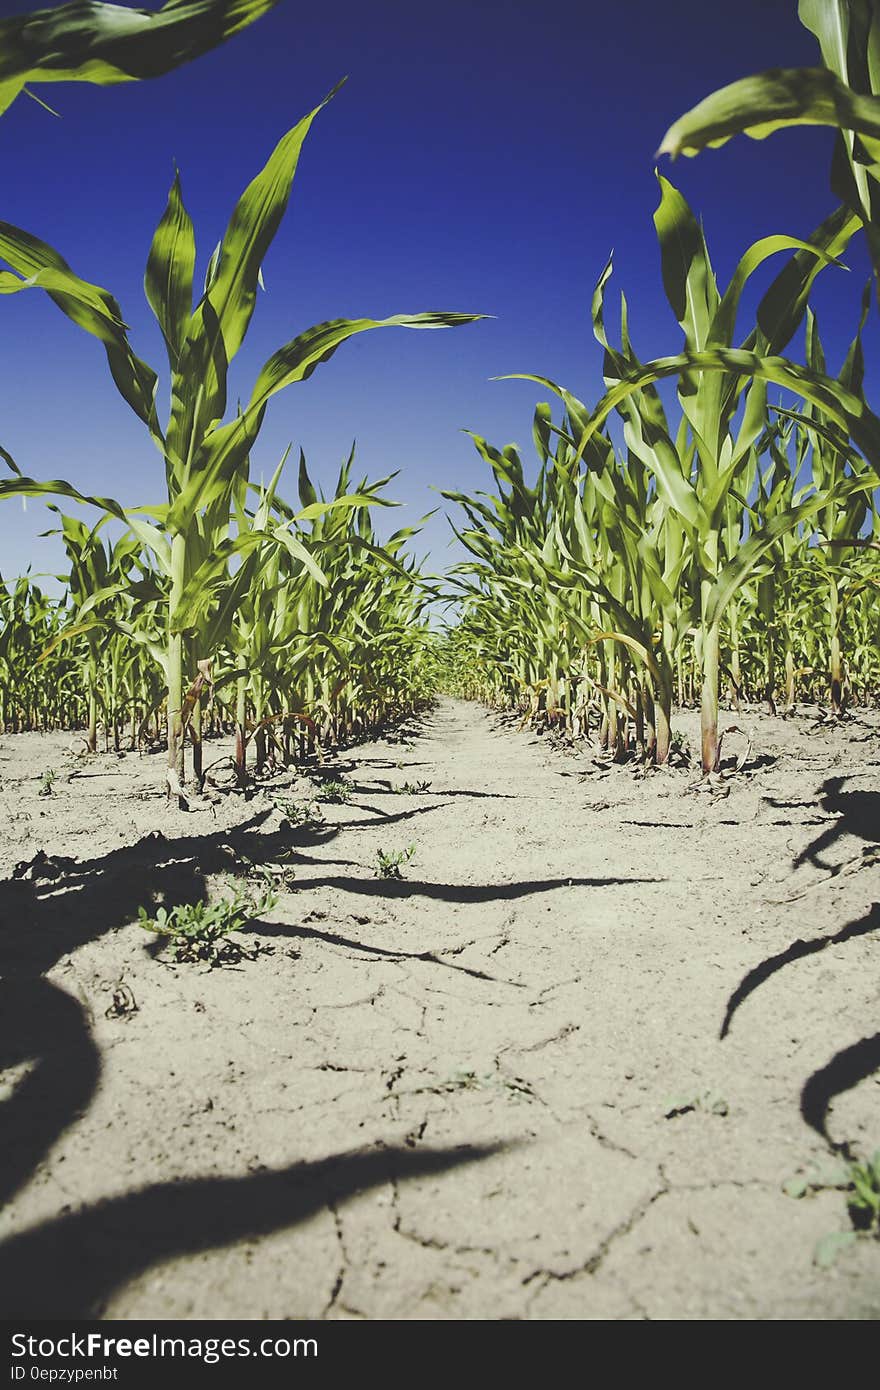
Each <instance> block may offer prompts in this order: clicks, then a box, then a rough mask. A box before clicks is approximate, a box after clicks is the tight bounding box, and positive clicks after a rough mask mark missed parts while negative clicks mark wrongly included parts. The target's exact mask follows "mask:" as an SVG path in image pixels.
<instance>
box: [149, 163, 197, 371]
mask: <svg viewBox="0 0 880 1390" xmlns="http://www.w3.org/2000/svg"><path fill="white" fill-rule="evenodd" d="M195 260H196V243H195V234H194V232H193V224H192V221H191V219H190V216H189V213H188V212H187V210H186V208H185V207H184V206H183V198H182V197H181V192H180V174H179V173H175V175H174V182H173V184H172V185H171V191H170V193H169V194H168V206H167V207H166V209H165V213H164V215H163V217H162V220H161V222H160V223H159V225H158V227H157V228H156V235H155V236H154V237H153V244H152V246H151V247H150V254H149V257H148V260H147V270H146V274H145V276H144V291H145V293H146V296H147V302H148V303H149V305H150V308H151V309H152V310H153V313H154V314H155V315H156V318H157V319H158V322H159V327H160V328H161V329H162V336H163V338H164V339H165V345H166V347H167V349H168V360H169V362H170V363H171V366H172V368H173V367H175V366H176V365H177V362H178V360H179V357H180V353H181V351H182V350H183V344H184V341H185V339H186V330H187V327H188V326H189V321H190V318H191V316H192V285H193V270H194V268H195Z"/></svg>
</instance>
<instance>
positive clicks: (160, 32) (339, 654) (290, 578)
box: [0, 0, 478, 802]
mask: <svg viewBox="0 0 880 1390" xmlns="http://www.w3.org/2000/svg"><path fill="white" fill-rule="evenodd" d="M274 3H275V0H168V3H167V4H166V5H165V6H163V7H162V9H160V10H159V11H156V12H154V13H153V14H148V13H145V12H132V11H130V10H128V9H124V8H121V7H117V6H113V5H103V4H101V5H96V4H92V3H88V0H72V3H70V4H67V5H64V6H61V7H60V8H59V9H57V10H55V11H41V12H39V13H37V14H35V15H30V16H23V17H20V18H19V19H15V20H11V21H7V22H5V23H3V24H2V25H0V54H2V57H0V110H3V109H5V107H6V106H8V105H9V103H10V102H11V101H12V100H14V99H15V97H16V96H17V95H19V93H21V92H25V91H28V84H29V83H34V82H39V81H68V80H85V81H97V82H102V83H108V82H121V81H129V80H136V79H138V78H142V77H148V76H152V75H156V74H158V73H160V72H163V71H167V70H168V69H169V68H171V67H174V66H176V65H177V64H178V63H180V62H183V61H186V60H187V59H189V58H192V57H195V56H197V54H198V53H200V52H202V51H204V50H205V49H206V48H208V47H210V46H212V45H213V44H215V43H218V42H220V41H222V40H223V39H225V38H226V37H228V36H229V35H231V34H233V33H235V32H237V30H238V29H240V28H242V27H244V26H245V25H246V24H248V23H250V22H251V21H252V20H253V19H255V18H257V17H259V15H260V14H262V13H263V12H265V11H266V10H268V9H270V8H271V7H272V5H273V4H274ZM335 90H336V89H334V92H331V94H330V96H331V97H332V96H333V95H334V94H335ZM329 99H330V97H328V98H327V100H329ZM325 105H326V101H325V102H322V103H321V104H320V105H319V106H317V107H316V108H315V109H314V110H312V111H311V112H310V113H309V114H308V115H307V116H306V117H305V118H304V119H302V120H301V121H299V122H298V123H297V124H296V125H295V126H293V127H292V128H291V129H290V130H289V131H288V132H287V134H286V135H284V136H283V137H282V139H281V140H280V141H279V142H278V144H277V146H276V148H275V150H274V151H273V153H272V155H271V156H270V158H269V160H268V161H267V163H266V164H265V166H264V167H263V169H262V170H261V171H260V172H259V173H258V174H257V175H256V177H255V178H254V179H253V180H252V182H251V183H250V184H249V185H248V187H247V188H246V189H245V191H244V193H243V194H242V196H241V198H240V199H239V201H238V203H237V204H236V206H235V208H234V209H233V212H232V215H231V217H230V221H229V224H228V227H227V230H226V233H225V235H224V236H223V238H222V240H221V242H220V243H219V245H218V246H217V248H216V250H215V251H214V253H213V254H212V255H211V257H210V258H209V260H208V263H207V268H206V270H205V274H204V280H203V285H202V288H201V289H200V290H199V289H197V288H196V285H195V265H196V245H195V236H194V229H193V225H192V222H191V220H190V217H189V215H188V213H187V211H186V207H185V205H184V202H183V196H182V192H181V186H180V179H179V177H177V176H176V177H175V180H174V183H173V185H172V188H171V191H170V193H169V197H168V202H167V206H166V209H165V212H164V215H163V217H162V219H161V221H160V223H159V226H158V228H157V230H156V233H155V236H154V238H153V242H152V245H151V248H150V252H149V257H148V261H147V268H146V276H145V281H144V286H145V291H146V297H147V301H148V303H149V306H150V308H151V310H152V311H153V313H154V315H155V317H156V319H157V321H158V323H159V326H160V328H161V331H162V336H163V339H164V343H165V348H166V352H167V358H168V371H169V376H170V383H169V384H170V411H169V413H168V416H167V419H165V420H164V421H162V420H160V416H159V410H158V406H157V395H158V387H159V374H158V373H157V372H156V371H154V369H153V368H152V367H150V366H149V365H148V364H147V363H145V362H144V361H142V360H141V359H140V358H139V357H138V356H137V354H136V353H135V351H134V350H133V348H132V346H131V343H130V342H129V338H128V332H127V329H126V326H125V322H124V320H123V317H122V313H121V311H120V308H119V305H118V304H117V302H116V300H115V299H114V298H113V297H112V295H110V294H109V293H108V292H107V291H106V290H105V289H103V288H101V287H99V286H96V285H93V284H90V283H89V282H87V281H85V280H84V279H82V277H80V276H79V275H77V274H76V272H75V271H74V270H73V269H72V268H71V267H70V266H69V265H68V264H67V262H66V261H65V260H64V259H63V257H62V256H61V255H60V254H59V253H58V251H56V250H55V249H54V248H53V247H51V246H49V245H47V244H46V243H45V242H43V241H41V240H40V239H39V238H37V237H35V236H33V235H32V234H30V233H28V232H25V231H23V230H22V229H20V228H17V227H13V226H11V225H10V224H8V223H0V257H2V259H3V260H4V261H5V263H6V265H7V266H8V269H7V270H5V271H2V272H0V292H2V293H16V292H18V291H21V290H25V289H34V288H37V289H42V290H43V291H44V292H45V293H47V294H48V295H49V297H50V298H51V299H52V301H53V302H54V303H55V305H56V306H57V307H58V308H59V309H60V310H61V311H62V313H64V314H65V315H66V316H67V317H68V318H69V319H71V320H72V321H73V322H74V323H76V324H77V325H78V326H79V327H80V328H81V329H83V330H84V331H85V332H87V333H89V334H91V335H92V336H94V337H95V338H97V339H98V340H99V341H100V342H101V343H102V344H103V346H104V349H105V352H106V355H107V362H108V366H109V369H110V374H111V377H112V380H113V383H114V385H115V387H116V389H117V390H118V391H119V393H120V394H121V395H122V397H123V399H124V400H125V401H126V403H127V404H128V405H129V406H130V408H131V409H132V410H133V412H134V413H135V415H136V416H137V417H138V419H139V420H140V421H141V423H142V424H143V425H144V427H145V428H146V430H147V432H148V434H149V436H150V438H151V440H152V442H153V444H154V445H155V446H156V448H157V450H158V453H159V455H160V457H161V460H162V468H163V472H164V484H165V486H164V496H161V498H160V500H156V501H152V502H148V503H146V504H145V505H142V506H137V507H124V506H122V505H120V504H119V503H118V502H116V501H115V500H113V499H108V498H93V497H84V496H83V494H82V493H81V492H80V491H79V490H78V489H77V488H76V486H75V484H73V483H70V482H67V481H62V480H57V479H56V480H52V481H47V482H42V481H37V480H35V479H33V478H29V477H25V476H22V474H21V472H20V470H19V469H18V467H17V465H16V464H15V462H14V460H12V459H11V458H10V456H9V455H8V454H7V453H6V452H5V451H4V452H3V457H4V459H5V461H6V462H7V464H8V465H9V466H10V467H11V469H12V471H13V473H14V474H15V476H14V477H12V478H10V479H9V480H7V481H6V482H4V483H2V484H0V495H6V496H11V495H21V494H25V495H44V496H47V495H49V496H53V497H56V498H72V499H74V500H77V501H87V502H89V503H91V504H93V505H95V506H97V507H99V509H100V510H101V512H102V513H103V517H104V518H113V519H115V520H116V521H117V522H121V523H122V524H123V526H124V528H125V535H124V536H123V538H122V540H121V541H118V542H117V543H116V544H115V545H114V546H107V545H105V544H104V542H103V539H102V538H101V537H100V536H99V535H98V531H99V530H100V526H101V525H102V524H103V518H102V522H99V524H98V527H96V528H95V530H93V531H89V530H88V529H87V527H86V526H85V525H84V524H83V523H81V522H78V521H75V520H73V519H71V518H69V517H65V516H63V515H62V517H61V530H62V534H63V537H64V543H65V545H66V548H67V552H68V558H69V560H70V564H71V572H70V576H69V592H68V601H69V605H70V609H71V611H72V612H73V614H74V619H75V620H74V621H73V622H72V623H71V624H68V625H66V626H65V628H64V632H63V635H62V634H58V635H57V640H54V641H53V642H52V644H51V650H52V652H55V651H56V650H57V649H58V647H59V645H61V644H63V643H69V642H71V641H74V640H76V641H78V642H79V643H80V650H81V652H82V657H83V660H82V670H83V684H84V687H85V701H86V709H87V715H86V729H87V743H88V745H89V746H90V747H92V748H93V747H94V746H95V743H96V738H97V724H98V714H99V707H100V706H101V705H102V703H103V707H104V711H105V719H104V722H105V727H108V726H109V725H111V724H112V725H113V727H114V729H115V728H116V727H117V724H118V720H117V714H118V710H119V708H120V705H121V704H129V705H130V706H131V709H132V719H133V721H134V722H136V720H137V713H136V705H137V701H136V698H135V696H134V694H133V692H132V689H131V686H132V682H133V681H134V679H135V672H142V671H143V669H144V666H145V664H146V663H144V662H143V661H138V660H137V656H136V652H135V648H137V647H140V648H141V649H142V651H143V652H144V653H146V654H147V655H148V656H149V657H150V658H151V659H152V665H153V668H154V669H155V668H158V670H159V671H160V672H161V678H162V695H161V696H160V700H159V701H158V702H157V703H159V704H161V705H162V706H163V709H164V718H165V721H166V729H167V747H168V759H167V771H166V782H167V787H168V793H169V796H170V797H177V798H178V799H179V800H180V801H181V802H184V801H185V791H184V786H185V781H186V761H185V744H186V740H187V737H189V738H190V740H191V743H192V747H193V764H192V766H193V773H194V776H195V780H196V781H197V782H198V781H200V779H201V772H202V723H203V706H204V703H205V701H206V699H209V700H211V701H213V700H214V699H216V700H217V701H220V702H221V703H222V701H223V698H224V695H225V694H228V690H227V687H228V688H229V689H231V690H232V691H233V692H234V719H235V725H236V730H237V739H236V765H237V767H238V768H239V772H240V775H241V776H242V777H243V776H244V766H245V756H246V744H247V725H248V719H247V712H248V710H249V709H250V710H251V711H252V712H253V718H254V721H255V727H256V731H257V732H256V739H257V745H258V759H259V760H262V759H264V757H265V750H266V746H267V744H268V743H269V742H272V741H274V732H273V726H274V724H275V723H276V722H277V721H278V720H281V721H282V723H285V724H287V725H289V723H290V721H292V720H300V721H302V722H304V723H305V724H306V727H307V728H309V729H312V730H314V728H315V727H316V723H315V716H314V712H313V711H314V710H315V709H319V710H320V711H321V712H322V718H323V721H324V723H325V724H330V725H333V726H335V727H336V728H337V730H338V729H341V728H344V727H347V726H348V725H350V724H351V725H357V724H358V723H359V722H360V721H361V720H365V721H370V720H373V721H374V722H375V720H376V719H377V718H378V717H380V716H381V715H384V714H386V713H387V711H388V709H389V708H390V707H391V706H392V705H393V704H394V702H395V701H398V702H400V701H403V702H404V703H405V702H406V701H407V700H408V699H409V698H410V697H411V695H412V689H411V688H410V687H411V686H412V684H413V683H412V680H411V678H410V676H409V675H408V671H409V667H408V665H407V661H406V660H404V659H403V657H404V656H406V657H407V658H408V657H409V656H410V655H412V656H413V658H415V657H416V656H417V655H418V652H419V649H420V645H423V642H422V637H421V635H420V626H419V620H420V615H421V611H422V607H423V604H424V599H423V598H421V597H418V596H416V589H415V579H414V575H413V573H412V572H411V569H410V570H408V569H407V567H406V563H405V562H404V561H403V559H402V557H401V556H400V555H399V552H400V551H401V547H402V544H403V541H404V539H405V537H404V535H403V534H402V533H401V534H400V535H398V536H397V537H394V538H393V539H392V540H391V542H389V543H388V544H386V545H385V546H384V547H379V546H377V544H376V542H375V539H374V537H373V533H372V528H371V523H370V520H369V516H368V510H369V508H371V507H372V506H374V505H377V504H379V503H380V502H381V501H382V497H381V485H379V484H377V485H373V486H372V487H366V485H365V487H364V490H362V491H360V492H359V491H357V490H350V489H349V490H346V489H347V488H348V472H345V473H344V487H343V488H342V490H340V488H337V491H336V493H335V495H334V496H333V497H332V498H329V499H324V498H320V499H319V498H318V497H317V495H316V494H314V489H313V488H312V487H311V484H310V483H309V482H308V477H307V474H306V472H305V469H304V468H303V469H302V470H301V489H300V491H301V499H302V497H303V491H304V490H305V500H303V501H302V505H301V506H300V507H299V508H297V509H293V508H290V507H288V506H286V505H285V504H284V503H283V502H282V501H281V499H280V496H279V494H278V484H279V481H280V477H281V471H282V467H283V461H282V465H279V468H278V470H277V471H276V474H275V476H274V478H273V479H272V482H271V484H270V486H269V488H268V489H266V490H265V491H264V492H262V493H261V495H260V496H259V497H258V498H257V500H256V502H255V503H254V505H250V502H251V493H252V489H251V487H250V454H251V450H252V449H253V448H254V446H255V445H256V443H257V440H258V437H259V434H260V430H261V427H262V424H263V421H264V419H265V415H266V410H267V406H268V404H269V402H270V400H271V399H272V397H274V396H275V395H276V394H277V393H278V392H280V391H282V390H283V389H285V388H286V387H288V386H290V385H292V384H294V383H296V382H300V381H304V380H305V379H306V378H308V377H309V376H310V375H311V374H312V373H313V372H314V371H315V370H316V368H317V367H318V366H319V365H321V364H322V363H324V362H326V361H327V360H328V359H329V358H330V357H332V356H333V354H334V353H335V352H336V350H337V349H338V348H339V347H340V346H341V344H343V343H344V342H346V341H347V340H348V339H349V338H351V337H353V336H355V335H357V334H360V333H363V332H365V331H368V330H372V329H374V328H382V327H403V328H410V329H429V328H445V327H453V326H457V325H461V324H464V323H468V322H471V321H472V320H473V319H474V318H475V317H478V316H475V315H468V314H459V313H445V312H430V313H419V314H398V315H394V316H392V317H390V318H386V319H378V320H377V319H371V318H356V319H334V320H331V321H328V322H325V323H320V324H317V325H315V326H313V327H311V328H307V329H306V330H305V331H304V332H301V333H299V334H297V335H296V336H295V337H293V338H291V339H290V340H289V341H288V342H287V343H285V344H284V345H283V346H282V347H281V348H279V349H278V351H277V352H275V353H273V354H272V356H271V357H269V359H268V360H267V361H266V363H265V364H264V366H263V368H262V369H261V371H260V372H259V373H258V375H257V379H256V382H255V384H254V387H253V390H252V392H251V395H250V398H249V399H248V400H247V402H246V403H243V404H239V405H238V407H237V409H235V410H234V411H229V410H228V399H227V380H228V373H229V368H230V365H231V363H232V362H233V359H234V358H235V356H236V354H237V353H238V351H239V349H240V348H241V346H242V344H243V342H244V339H245V336H246V334H247V331H248V328H249V326H250V323H251V318H252V315H253V312H254V307H255V304H256V298H257V292H258V287H259V285H260V284H261V280H262V266H263V262H264V259H265V256H266V254H267V252H268V250H269V248H270V246H271V244H272V241H273V239H274V237H275V235H276V233H277V231H278V229H279V227H280V225H281V222H282V219H283V216H284V213H285V210H286V208H287V204H288V200H289V197H290V192H291V186H292V183H293V179H294V175H295V173H296V170H297V166H298V163H299V158H300V153H301V150H302V147H303V143H304V141H305V139H306V137H307V135H308V133H309V131H310V129H311V126H312V124H313V122H314V120H315V119H316V117H317V115H318V113H319V112H320V111H321V110H322V108H323V106H325ZM303 528H305V531H306V535H305V537H304V536H303V534H302V532H303ZM328 565H329V566H330V571H332V572H330V571H328ZM376 565H379V566H381V568H382V578H381V579H380V578H378V577H377V574H375V573H373V568H375V566H376ZM371 566H372V567H373V568H371ZM266 574H269V575H270V576H271V578H270V582H268V583H264V582H262V580H263V578H264V576H265V575H266ZM346 591H350V592H355V591H356V592H357V593H359V594H361V595H363V596H365V601H366V602H367V603H369V599H370V597H372V598H375V599H377V600H381V604H380V607H381V606H382V605H384V606H386V607H387V611H388V613H389V615H390V617H389V622H390V626H387V627H386V626H384V625H383V622H382V620H377V617H376V610H373V609H370V608H369V607H367V609H366V610H365V612H363V613H360V612H359V611H358V606H357V605H356V606H355V607H354V608H351V609H350V608H349V607H348V606H346V604H345V602H344V600H342V599H340V595H341V594H343V593H345V592H346ZM343 611H344V614H345V617H344V622H343V623H342V626H341V627H338V626H337V627H335V628H334V627H332V626H326V625H325V626H321V624H327V622H328V621H330V620H331V619H332V618H333V616H334V614H336V616H337V617H338V615H339V614H340V613H341V612H343ZM108 639H109V640H110V641H111V644H114V645H112V647H111V649H112V650H113V651H118V653H119V662H118V665H117V666H116V667H115V668H114V669H113V673H112V679H111V681H110V689H109V690H108V689H107V673H106V666H107V651H108V647H107V642H108ZM318 650H321V651H322V652H323V655H324V657H325V660H324V663H323V667H321V669H322V670H323V671H332V682H333V683H332V686H330V687H327V685H326V680H330V679H331V677H330V676H327V677H326V680H325V678H324V676H322V675H319V674H317V669H318V668H317V666H316V665H315V663H314V654H315V652H316V651H318ZM354 652H357V654H358V656H359V658H360V659H362V661H363V665H362V667H361V668H359V669H358V670H357V674H356V675H354V674H353V672H354V671H355V669H356V668H355V667H354V665H353V664H352V655H353V653H354ZM48 655H49V653H48V652H47V653H46V656H47V657H48ZM416 664H418V663H417V662H416ZM319 665H320V663H319ZM383 682H384V684H383ZM416 684H418V682H416ZM340 701H341V702H342V703H341V704H340ZM25 717H26V718H30V717H31V716H30V715H27V716H25ZM285 737H288V738H289V734H288V735H285ZM308 737H309V735H307V739H308ZM312 737H313V735H312Z"/></svg>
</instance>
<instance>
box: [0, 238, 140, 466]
mask: <svg viewBox="0 0 880 1390" xmlns="http://www.w3.org/2000/svg"><path fill="white" fill-rule="evenodd" d="M0 258H2V259H3V260H5V261H6V262H7V263H8V264H9V265H11V266H12V268H13V270H15V271H16V272H17V274H18V275H21V276H24V277H25V278H24V279H22V280H20V281H18V282H17V283H14V284H13V283H12V282H13V281H14V277H11V276H8V275H7V276H5V277H3V279H2V282H0V292H2V293H10V292H14V291H15V290H24V289H32V288H37V289H43V290H45V291H46V293H47V294H48V295H49V298H50V299H51V300H52V301H53V303H55V304H56V305H57V306H58V308H59V309H60V310H61V312H62V313H63V314H66V315H67V317H68V318H69V319H71V320H72V321H73V322H74V323H75V324H77V325H78V326H79V327H80V328H83V329H85V331H86V332H87V333H90V334H92V336H93V337H95V338H98V339H99V340H100V341H101V342H102V343H103V344H104V350H105V352H106V353H107V361H108V363H109V366H110V372H111V375H112V377H113V380H114V382H115V383H116V387H117V389H118V390H119V392H120V394H121V395H122V397H123V399H124V400H125V401H126V402H127V403H128V405H130V406H131V408H132V410H133V411H134V412H135V414H136V415H137V416H139V418H140V419H141V420H143V421H144V423H145V424H147V425H148V426H149V428H150V431H151V433H152V434H153V435H154V437H155V438H157V440H161V432H160V430H159V424H158V420H157V417H156V405H155V394H156V385H157V381H158V378H157V376H156V373H155V372H154V371H153V370H152V368H151V367H148V366H147V364H146V363H145V362H141V360H140V359H139V358H138V357H136V356H135V354H134V353H133V352H132V349H131V346H130V344H129V341H128V337H127V335H126V330H125V324H124V322H123V319H122V313H121V311H120V308H119V305H118V304H117V303H116V300H115V299H114V298H113V296H112V295H110V294H108V293H107V291H106V290H102V289H101V288H100V287H99V286H98V285H92V284H89V282H88V281H86V280H82V279H80V277H79V276H78V275H77V274H76V273H75V272H74V271H73V270H71V268H70V266H69V265H68V264H67V262H66V261H65V260H64V258H63V257H62V256H60V255H59V254H58V252H57V251H55V250H54V249H53V248H52V247H51V246H49V245H48V244H47V243H46V242H44V241H40V240H39V238H38V237H35V236H32V235H31V233H30V232H24V231H22V230H21V228H19V227H13V226H12V224H11V223H9V222H0Z"/></svg>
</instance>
